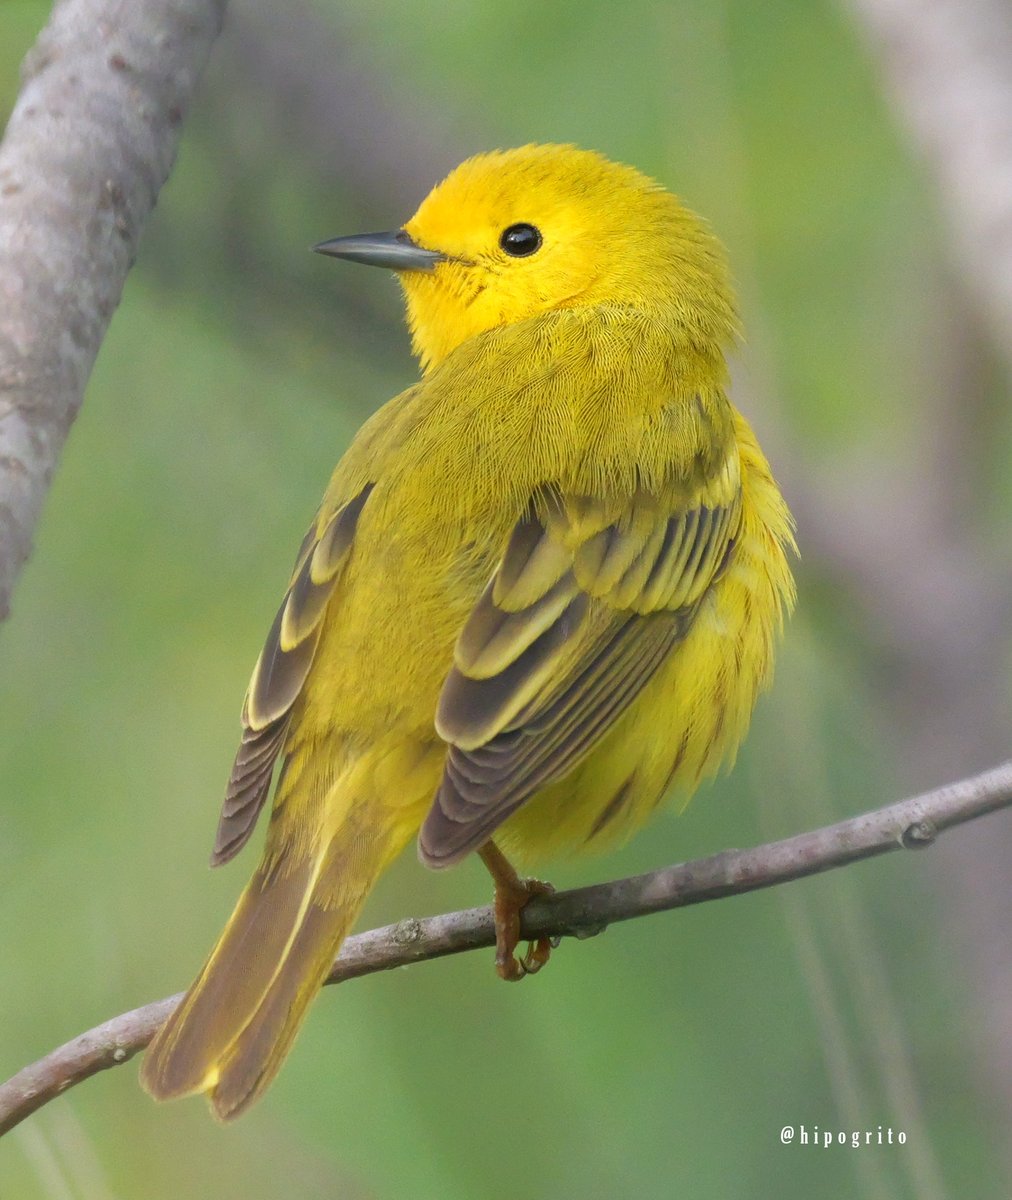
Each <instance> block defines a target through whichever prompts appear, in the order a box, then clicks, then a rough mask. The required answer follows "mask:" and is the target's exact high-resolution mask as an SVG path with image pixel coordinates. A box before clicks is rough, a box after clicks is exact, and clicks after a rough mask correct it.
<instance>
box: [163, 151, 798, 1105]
mask: <svg viewBox="0 0 1012 1200" xmlns="http://www.w3.org/2000/svg"><path fill="white" fill-rule="evenodd" d="M317 249H318V250H319V251H320V252H321V253H324V254H330V255H333V256H335V257H337V258H344V259H350V260H352V261H355V262H362V263H370V264H373V265H375V266H379V267H386V268H388V269H390V270H392V271H395V272H396V273H397V276H398V278H399V280H400V282H401V284H402V286H403V289H404V293H405V297H406V301H407V315H408V324H409V325H410V328H411V334H412V341H413V345H414V350H415V353H416V354H417V356H418V358H419V360H420V363H421V369H422V376H421V379H420V381H419V382H418V383H417V384H416V385H415V386H414V387H411V388H409V389H408V390H407V391H406V392H404V393H402V394H401V395H400V396H397V397H396V398H395V399H393V400H391V401H390V402H389V403H388V404H387V405H386V406H385V407H383V408H382V409H380V410H379V412H377V413H376V415H375V416H373V417H372V418H371V419H370V420H369V421H367V422H366V424H365V425H364V426H363V427H362V429H361V430H360V431H359V433H358V436H357V437H356V438H355V440H354V442H353V443H352V445H351V447H350V448H349V450H348V452H347V453H346V454H345V456H344V458H343V459H342V460H341V461H340V463H339V464H338V466H337V469H336V470H335V472H334V476H333V478H332V479H331V482H330V486H329V487H328V489H327V492H326V495H325V496H324V498H323V502H322V504H321V505H320V508H319V511H318V513H317V515H316V517H315V519H314V521H313V523H312V526H311V527H310V529H309V532H308V534H307V535H306V538H305V540H304V541H303V543H302V547H301V549H300V551H299V554H298V557H297V559H296V563H295V568H294V571H293V573H292V578H291V583H290V585H289V588H288V591H287V592H286V594H285V597H284V600H283V602H282V604H281V607H280V609H279V611H278V614H277V617H276V619H275V621H274V624H273V626H272V627H271V630H270V632H269V634H268V635H267V642H266V645H265V646H264V649H263V652H262V653H261V655H260V658H259V661H258V662H257V665H256V668H255V670H254V672H253V678H252V681H251V682H250V686H249V691H248V693H247V696H246V702H245V705H244V708H243V734H242V741H241V744H240V747H239V751H238V754H237V756H236V761H235V766H234V768H233V771H232V777H231V780H230V782H229V786H228V791H227V795H226V798H225V803H224V807H223V810H222V815H221V822H220V825H219V828H218V837H217V842H216V845H215V849H214V855H213V859H212V861H213V862H214V863H215V864H217V863H223V862H226V861H227V860H228V859H230V858H232V856H233V855H235V854H236V853H237V852H238V850H239V849H240V848H241V847H242V846H243V845H244V843H245V842H246V841H247V839H248V838H249V836H250V833H251V831H252V829H253V826H254V824H255V822H256V819H257V815H258V813H259V812H260V810H261V808H262V807H263V804H264V802H265V800H266V798H267V795H268V793H269V790H270V785H271V779H272V773H273V770H274V767H275V763H276V761H277V760H280V762H281V769H280V773H279V776H278V783H277V787H276V792H275V796H274V805H273V812H272V814H271V820H270V827H269V829H268V832H267V841H266V846H265V849H264V854H263V860H262V862H261V863H260V866H259V867H258V868H257V870H256V872H255V874H254V875H253V878H252V880H251V882H250V883H249V885H248V886H247V888H246V890H245V891H244V892H243V894H242V896H241V898H240V900H239V902H238V905H237V907H236V909H235V912H234V913H233V915H232V917H231V919H230V921H229V923H228V925H227V926H226V928H225V931H224V933H223V934H222V935H221V938H220V940H219V941H218V944H217V945H216V947H215V948H214V950H213V951H212V952H211V956H210V958H209V959H208V961H207V963H206V965H205V967H204V969H203V971H202V972H201V973H200V975H199V976H198V978H197V980H196V982H195V983H194V984H193V986H192V987H191V988H190V991H189V992H188V993H187V995H186V997H185V999H184V1000H183V1001H182V1003H181V1004H180V1005H179V1007H178V1008H177V1009H176V1011H175V1012H174V1013H173V1015H172V1016H171V1017H170V1018H169V1020H168V1021H167V1022H166V1024H165V1026H164V1027H163V1028H162V1029H161V1031H160V1032H159V1033H158V1035H157V1036H156V1037H155V1039H154V1041H153V1042H152V1044H151V1047H150V1048H149V1050H148V1052H147V1055H146V1057H145V1060H144V1064H143V1068H142V1080H143V1083H144V1086H145V1087H146V1088H147V1089H148V1091H149V1092H151V1094H152V1095H153V1096H156V1097H158V1098H159V1099H167V1098H169V1097H173V1096H181V1095H186V1094H189V1093H193V1092H205V1093H207V1095H208V1098H209V1100H210V1103H211V1106H212V1109H213V1110H214V1112H215V1113H216V1114H217V1115H218V1116H219V1117H220V1118H222V1119H227V1118H229V1117H233V1116H235V1115H236V1114H238V1113H239V1112H241V1111H242V1110H243V1109H244V1108H246V1107H247V1106H248V1105H249V1104H250V1103H251V1102H252V1101H253V1100H255V1099H256V1098H257V1096H259V1095H260V1094H261V1093H262V1092H263V1090H264V1089H265V1088H266V1087H267V1085H268V1084H269V1083H270V1081H271V1079H272V1078H273V1077H274V1075H275V1074H276V1072H277V1071H278V1068H279V1067H280V1065H281V1062H282V1060H283V1059H284V1057H285V1055H286V1053H287V1052H288V1050H289V1048H290V1046H291V1044H292V1040H293V1038H294V1037H295V1034H296V1033H297V1031H298V1029H299V1027H300V1025H301V1023H302V1021H303V1018H304V1017H305V1014H306V1010H307V1008H308V1006H309V1004H310V1002H311V1000H312V999H313V997H314V996H315V995H316V993H317V990H318V989H319V987H320V985H321V983H322V982H323V980H324V978H325V977H326V975H327V972H328V969H329V967H330V964H331V962H332V960H333V958H334V956H335V954H336V952H337V950H338V948H339V947H340V945H341V942H342V940H343V939H344V937H345V935H346V934H347V932H348V930H349V928H350V926H351V924H352V922H353V921H354V920H355V918H356V916H357V914H358V912H359V909H360V908H361V905H362V903H363V901H364V900H365V898H366V896H367V895H368V893H369V891H370V889H371V888H372V887H373V885H374V884H375V882H376V880H377V878H378V877H379V875H380V874H381V873H382V872H383V871H384V870H385V868H386V867H387V866H388V865H389V864H390V862H391V861H392V859H393V858H394V857H395V856H396V855H397V854H398V853H399V852H400V850H401V849H402V848H403V846H404V845H405V843H406V842H408V841H409V840H410V839H411V838H413V837H415V835H417V836H418V852H419V856H420V858H421V860H422V862H423V863H425V864H426V865H427V866H430V867H448V866H451V865H453V864H454V863H457V862H459V861H460V860H461V859H462V858H464V857H465V856H466V855H468V854H471V853H472V852H474V853H477V854H479V855H481V857H482V858H483V859H484V861H485V863H486V865H487V866H488V867H489V869H490V870H491V872H492V875H493V878H494V881H495V896H496V923H497V958H496V962H497V967H498V970H499V973H500V975H502V976H503V977H504V978H507V979H516V978H520V977H521V976H522V975H523V974H525V973H528V972H529V971H532V970H536V969H537V968H538V967H539V966H541V965H542V964H543V962H544V961H545V959H546V958H547V956H548V946H547V944H545V943H538V944H537V945H535V946H533V947H531V948H530V949H529V951H528V953H527V956H526V957H525V958H524V959H523V960H520V959H518V958H517V956H516V954H515V949H516V945H517V941H518V937H519V912H520V909H521V908H522V906H523V904H524V903H525V902H526V900H527V899H528V897H529V896H530V895H531V894H532V892H534V891H537V890H539V889H541V888H543V887H544V886H545V885H538V884H536V883H534V882H533V881H526V880H523V879H521V878H520V877H519V876H518V874H517V873H516V871H515V870H514V868H513V866H512V865H511V862H510V860H511V859H514V858H515V859H516V860H517V861H520V862H522V863H523V864H524V865H527V864H530V863H531V862H533V861H535V860H537V859H542V858H546V857H551V856H554V855H557V854H560V853H563V852H574V851H580V850H593V849H596V848H598V847H600V846H603V845H605V844H607V843H610V842H614V841H615V840H617V839H621V838H624V837H626V836H627V835H628V834H629V833H631V832H632V831H633V830H634V829H636V828H637V827H638V826H639V825H641V824H642V823H643V822H644V821H645V820H646V819H647V818H648V817H649V816H650V814H651V813H652V812H653V811H654V810H655V809H656V807H657V806H658V804H659V803H660V802H661V800H662V799H663V798H664V797H665V796H666V795H667V794H668V793H669V792H671V791H675V792H677V793H680V794H681V795H682V796H683V797H684V796H686V795H687V794H688V792H689V791H690V790H691V789H692V788H693V787H694V786H695V785H696V784H697V783H698V782H699V780H700V779H702V778H704V777H705V776H708V775H710V774H712V773H713V772H714V771H715V770H716V769H717V768H718V767H719V766H720V764H721V763H726V762H728V761H730V759H731V758H732V757H733V755H734V752H735V750H736V748H737V746H738V744H739V742H740V740H741V738H742V736H743V735H744V733H745V730H746V727H747V725H748V722H749V718H750V716H751V712H752V707H753V704H754V701H755V698H756V695H757V693H758V692H759V690H760V689H761V688H762V687H763V686H765V685H766V684H767V683H768V681H769V678H770V671H771V666H772V659H773V651H774V643H775V641H776V638H777V635H778V633H779V630H780V627H781V625H782V621H783V616H784V613H785V611H786V610H788V609H789V608H790V607H791V606H792V604H793V599H794V589H793V582H792V578H791V574H790V569H789V566H788V553H789V551H790V550H791V549H792V547H793V536H792V523H791V518H790V515H789V513H788V511H787V508H786V506H785V504H784V501H783V499H782V497H781V495H780V493H779V491H778V490H777V487H776V484H775V483H774V481H773V478H772V476H771V474H770V470H769V467H768V465H767V463H766V460H765V458H764V457H763V455H762V452H761V451H760V449H759V447H758V445H757V443H756V440H755V437H754V436H753V434H752V431H751V429H750V428H749V426H748V424H747V423H746V421H745V419H744V418H743V417H742V416H741V414H740V413H739V412H737V411H736V410H735V408H734V407H733V406H732V405H731V403H730V401H729V400H728V398H727V395H726V386H727V370H726V366H725V360H724V353H725V350H726V348H727V347H728V345H729V344H730V343H731V342H732V341H733V340H734V337H735V333H736V316H735V310H734V302H733V298H732V295H731V289H730V285H729V282H728V275H727V269H726V266H725V261H724V255H723V252H722V250H721V247H720V245H719V243H718V242H717V241H716V239H715V238H714V237H713V235H712V234H711V233H710V232H709V230H708V229H707V227H706V226H705V224H704V223H703V222H702V221H700V220H699V219H698V218H697V217H695V216H694V215H693V214H692V213H690V212H689V211H688V210H687V209H686V208H685V207H683V205H682V204H681V203H680V202H679V201H678V200H677V199H676V198H675V197H674V196H673V195H671V194H670V193H669V192H667V191H665V190H664V189H663V188H662V187H660V186H659V185H658V184H657V183H655V182H653V181H652V180H650V179H648V178H646V177H645V176H643V175H641V174H640V173H639V172H638V171H636V170H634V169H632V168H631V167H627V166H621V165H618V164H616V163H613V162H609V161H608V160H606V159H605V158H603V157H602V156H600V155H598V154H595V153H591V152H588V151H583V150H578V149H576V148H574V147H572V146H552V145H549V146H525V147H523V148H521V149H517V150H509V151H504V152H496V153H491V154H483V155H479V156H478V157H476V158H472V159H469V160H468V161H467V162H465V163H463V164H462V165H461V166H460V167H458V168H457V169H456V170H455V171H453V172H452V173H451V174H450V175H449V176H448V177H447V178H446V179H445V180H444V181H443V182H442V183H441V184H439V185H438V186H437V187H436V188H435V189H434V190H433V191H432V192H431V193H430V195H429V196H428V197H427V198H426V200H425V201H424V202H423V203H422V205H421V207H420V208H419V209H418V211H417V213H416V214H415V215H414V217H412V218H411V220H410V221H409V222H408V223H407V224H406V225H405V226H404V228H403V229H400V230H399V231H397V232H395V233H384V234H370V235H366V236H356V237H345V238H337V239H335V240H333V241H330V242H325V243H323V244H322V245H320V246H318V247H317Z"/></svg>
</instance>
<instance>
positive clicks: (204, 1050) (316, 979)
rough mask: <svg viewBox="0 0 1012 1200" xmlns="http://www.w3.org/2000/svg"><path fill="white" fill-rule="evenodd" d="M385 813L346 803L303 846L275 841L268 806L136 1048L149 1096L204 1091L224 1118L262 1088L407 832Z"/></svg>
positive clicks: (277, 834)
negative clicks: (228, 895)
mask: <svg viewBox="0 0 1012 1200" xmlns="http://www.w3.org/2000/svg"><path fill="white" fill-rule="evenodd" d="M365 809H369V810H371V811H369V812H368V818H369V819H368V821H367V820H366V819H365V818H366V815H367V814H366V812H365V811H363V810H365ZM391 815H392V814H391V813H390V811H389V810H387V811H386V812H382V810H381V811H380V812H379V813H377V812H376V807H375V806H371V805H360V806H354V807H351V808H350V810H346V812H345V815H344V817H343V819H342V821H341V823H340V825H339V826H338V828H337V829H336V831H335V832H334V833H333V834H332V835H331V836H330V837H329V838H328V839H324V840H321V841H320V842H319V844H316V845H302V844H300V842H301V839H298V838H293V839H292V840H291V841H290V842H288V843H287V844H286V840H285V834H284V826H285V825H286V824H287V822H285V820H284V814H283V813H277V814H276V818H278V817H280V818H281V819H280V820H277V819H276V821H275V823H274V824H276V825H277V826H278V827H279V828H278V829H277V830H276V829H275V828H273V827H272V830H271V835H270V836H269V837H268V845H267V851H266V853H265V855H264V860H263V862H262V863H261V864H260V866H259V868H258V869H257V871H256V873H255V874H254V876H253V878H252V879H251V880H250V882H249V884H248V885H247V887H246V890H245V891H244V892H243V894H242V896H241V897H240V898H239V903H238V904H237V905H236V908H235V912H234V913H233V914H232V917H231V919H230V920H229V922H228V924H227V925H226V927H225V931H224V932H223V933H222V935H221V937H220V938H219V940H218V944H217V945H216V946H215V948H214V949H213V950H212V951H211V955H210V957H209V958H208V960H207V963H206V964H205V966H204V969H203V970H202V971H201V973H200V975H199V976H198V977H197V980H196V982H195V983H194V984H193V986H192V987H191V988H190V990H189V991H188V992H187V994H186V996H185V997H184V998H183V1000H182V1002H181V1003H180V1005H179V1007H178V1008H177V1009H176V1010H175V1012H173V1014H172V1015H171V1016H170V1017H169V1019H168V1020H167V1021H166V1023H165V1025H164V1026H163V1027H162V1028H161V1029H160V1030H159V1032H158V1033H157V1034H156V1035H155V1038H154V1040H153V1041H152V1043H151V1045H150V1046H149V1047H148V1050H147V1053H146V1054H145V1056H144V1062H143V1064H142V1067H141V1082H142V1083H143V1085H144V1087H145V1088H146V1089H147V1090H148V1092H150V1093H151V1095H152V1096H154V1097H155V1099H157V1100H169V1099H172V1098H174V1097H177V1096H186V1095H190V1094H192V1093H194V1092H206V1093H208V1101H209V1103H210V1105H211V1108H212V1110H213V1112H214V1113H215V1115H216V1116H217V1117H219V1118H220V1119H221V1120H223V1121H225V1120H229V1119H230V1118H231V1117H235V1116H237V1115H238V1114H239V1113H241V1112H242V1111H243V1110H244V1109H246V1108H247V1107H248V1106H249V1105H250V1104H252V1103H253V1101H254V1100H256V1099H257V1097H258V1096H259V1095H260V1094H261V1093H262V1092H263V1091H264V1089H265V1088H266V1087H267V1086H268V1084H269V1083H270V1082H271V1080H272V1079H273V1078H274V1076H275V1075H276V1074H277V1072H278V1069H279V1068H280V1066H281V1063H282V1062H283V1061H284V1058H285V1055H286V1054H287V1053H288V1051H289V1050H290V1049H291V1045H292V1042H293V1040H294V1038H295V1035H296V1034H297V1033H298V1031H299V1028H300V1026H301V1024H302V1021H303V1019H304V1018H305V1015H306V1011H307V1009H308V1007H309V1004H310V1002H311V1001H312V999H313V997H314V996H315V995H316V993H317V991H318V990H319V988H320V986H321V984H322V983H323V981H324V979H325V978H326V976H327V972H328V970H329V968H330V964H331V962H332V961H333V958H334V955H335V954H336V953H337V950H338V948H339V947H340V945H341V942H342V941H343V940H344V938H345V936H346V934H347V933H348V930H349V928H350V927H351V925H352V922H353V921H354V920H355V918H356V917H357V915H358V913H359V910H360V909H361V907H362V904H363V902H364V901H365V898H366V896H367V895H368V893H369V891H370V889H371V888H372V886H373V884H374V883H375V881H376V878H377V877H378V876H379V874H380V873H381V872H382V871H383V869H384V868H385V867H386V865H387V864H388V863H389V862H390V860H391V859H392V858H393V857H394V856H395V855H396V854H397V853H398V852H399V851H400V849H401V847H402V846H403V844H404V842H405V840H406V839H407V837H408V835H409V832H410V831H409V830H405V829H404V828H403V827H402V826H401V825H400V824H399V823H397V822H394V821H392V820H390V817H391ZM384 818H386V820H385V821H384ZM381 822H382V823H381Z"/></svg>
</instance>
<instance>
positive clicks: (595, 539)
mask: <svg viewBox="0 0 1012 1200" xmlns="http://www.w3.org/2000/svg"><path fill="white" fill-rule="evenodd" d="M740 520H741V488H740V473H739V463H738V456H737V450H736V449H735V448H734V447H733V444H732V448H731V449H730V450H729V453H728V456H727V457H726V458H725V459H724V461H723V463H722V464H721V465H720V466H719V467H718V468H717V469H716V470H715V471H713V472H712V473H711V474H710V476H709V477H708V478H704V479H699V480H698V481H697V482H695V483H694V484H693V485H692V486H690V487H687V486H686V485H685V482H684V480H683V481H674V483H673V486H672V487H671V488H670V489H667V490H666V493H665V494H664V495H661V496H657V495H652V494H649V493H646V492H639V493H637V494H636V495H635V496H634V497H632V498H631V499H627V500H625V501H624V502H611V503H609V502H606V501H604V500H600V499H597V498H594V497H588V496H564V495H562V494H560V492H559V491H558V490H557V489H553V488H548V489H544V491H543V492H542V494H540V495H539V496H537V497H535V498H534V499H533V500H532V501H531V504H530V506H529V507H528V509H527V511H526V512H525V514H524V516H523V517H522V519H521V520H520V521H519V523H518V524H517V525H516V527H515V528H514V530H513V532H512V535H511V536H510V538H509V542H508V544H507V546H506V549H505V552H504V554H503V556H502V559H501V561H500V563H499V566H498V569H497V570H496V573H495V575H494V576H493V578H492V580H491V582H490V583H489V585H488V587H487V588H486V589H485V591H484V593H483V594H482V596H481V598H480V599H479V600H478V603H477V604H476V606H475V608H474V609H473V611H472V613H471V615H470V617H469V619H468V621H467V623H466V624H465V626H464V628H463V630H462V632H461V634H460V637H459V639H458V642H457V646H456V649H455V653H454V665H453V667H452V669H451V671H450V674H449V676H448V677H447V679H446V682H445V685H444V687H443V691H442V695H441V697H440V702H439V708H438V711H437V718H436V728H437V731H438V732H439V734H440V736H441V737H442V738H443V739H444V740H445V741H446V742H447V743H449V748H448V751H447V756H446V766H445V769H444V773H443V779H442V782H441V784H440V788H439V791H438V793H437V795H436V799H435V802H434V804H433V806H432V808H431V810H430V811H429V814H428V817H427V818H426V821H425V824H424V826H423V828H422V832H421V836H420V840H419V847H420V851H421V854H422V857H423V859H424V860H425V861H426V862H428V863H429V864H430V865H432V866H448V865H450V864H451V863H453V862H456V861H457V860H458V859H460V858H462V857H463V856H464V855H465V854H467V853H468V852H469V851H471V850H474V849H476V848H477V847H478V846H480V845H481V844H482V843H483V842H484V841H486V840H487V839H488V838H489V837H490V836H491V835H492V833H493V832H494V831H495V829H496V828H497V827H498V826H499V825H500V824H501V823H502V822H503V821H504V820H505V819H506V818H507V817H508V816H509V815H510V814H511V813H512V812H514V811H515V810H516V809H517V808H518V807H519V806H520V805H521V804H523V803H524V801H525V800H527V799H528V798H529V797H530V796H531V795H532V794H533V793H534V792H535V791H536V790H538V789H539V788H541V787H544V786H545V785H546V784H548V783H550V782H551V781H552V780H554V779H558V778H560V777H561V776H563V775H565V774H566V773H567V772H568V771H570V770H571V769H572V768H573V767H575V766H576V764H577V763H578V762H579V761H580V760H581V759H582V758H583V757H584V756H585V755H586V754H587V753H588V752H589V751H590V750H591V749H592V747H593V746H594V745H595V744H596V743H597V742H598V741H599V740H600V738H601V737H602V736H603V735H604V734H605V733H606V732H607V730H608V729H609V728H610V727H611V726H612V725H613V724H614V722H615V721H616V720H617V719H618V718H619V717H620V716H621V715H622V713H623V712H624V711H625V709H626V708H627V707H628V706H629V704H630V703H631V702H632V700H633V699H634V698H635V697H636V696H637V694H638V693H639V692H640V691H641V689H642V688H643V687H644V686H645V684H646V683H647V681H648V680H649V679H650V677H651V676H652V675H653V673H654V672H655V671H656V670H657V668H658V667H659V666H660V664H661V663H662V662H663V661H664V659H665V657H666V656H667V655H668V654H669V653H670V651H671V650H672V648H673V647H674V646H675V645H676V644H677V643H678V642H679V641H680V640H681V639H682V638H683V637H684V636H685V633H686V631H687V629H688V628H689V626H690V625H691V623H692V620H693V618H694V616H695V614H696V611H697V609H698V607H699V604H700V601H701V600H702V599H703V597H704V596H705V595H706V593H707V590H708V589H709V588H710V586H711V584H712V583H713V582H714V581H715V580H716V579H717V577H718V576H719V575H720V573H721V572H722V571H723V570H724V568H725V566H726V564H727V562H728V559H729V557H730V555H731V552H732V547H733V545H734V542H735V538H736V536H737V533H738V528H739V524H740Z"/></svg>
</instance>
